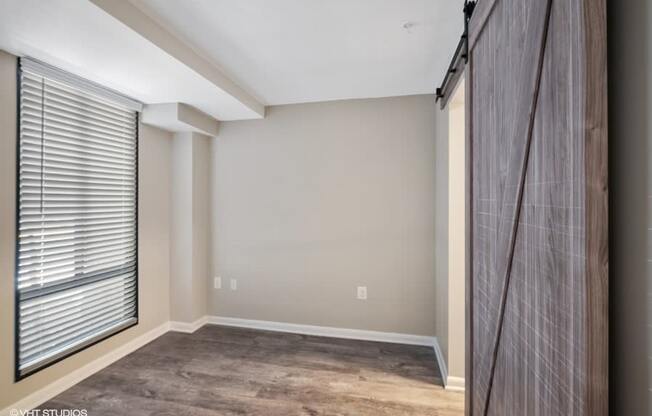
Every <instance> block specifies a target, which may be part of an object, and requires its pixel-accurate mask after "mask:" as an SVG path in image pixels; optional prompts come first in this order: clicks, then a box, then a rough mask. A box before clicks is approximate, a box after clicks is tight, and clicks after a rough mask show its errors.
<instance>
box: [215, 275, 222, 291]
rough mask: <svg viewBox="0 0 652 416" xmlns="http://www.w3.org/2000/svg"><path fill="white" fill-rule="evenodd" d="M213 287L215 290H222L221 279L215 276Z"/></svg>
mask: <svg viewBox="0 0 652 416" xmlns="http://www.w3.org/2000/svg"><path fill="white" fill-rule="evenodd" d="M213 287H214V288H215V289H222V278H221V277H220V276H216V277H215V279H214V280H213Z"/></svg>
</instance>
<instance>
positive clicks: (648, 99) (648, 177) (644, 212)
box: [608, 0, 652, 415]
mask: <svg viewBox="0 0 652 416" xmlns="http://www.w3.org/2000/svg"><path fill="white" fill-rule="evenodd" d="M608 7H609V10H608V23H609V25H608V29H609V32H608V36H609V124H610V127H609V141H610V149H609V152H610V161H609V162H610V172H609V174H610V190H609V192H610V198H611V206H610V210H611V226H610V234H611V251H610V270H611V285H610V295H611V298H610V302H611V305H610V309H611V316H610V321H611V322H610V340H611V345H610V386H609V388H610V395H611V397H610V403H611V414H613V415H650V414H652V393H651V388H652V375H651V372H652V331H650V328H651V325H652V273H651V270H650V264H651V263H650V261H651V260H652V231H651V230H652V203H651V201H652V169H651V168H650V165H652V146H651V144H650V143H651V140H652V136H651V135H652V82H651V77H652V32H651V31H652V29H651V28H652V6H651V5H650V3H649V2H648V1H647V0H629V1H611V2H608Z"/></svg>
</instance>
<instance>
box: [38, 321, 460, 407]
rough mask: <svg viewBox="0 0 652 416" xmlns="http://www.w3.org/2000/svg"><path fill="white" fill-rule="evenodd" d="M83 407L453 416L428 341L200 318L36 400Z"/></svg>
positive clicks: (450, 396)
mask: <svg viewBox="0 0 652 416" xmlns="http://www.w3.org/2000/svg"><path fill="white" fill-rule="evenodd" d="M73 408H74V409H87V415H88V416H104V415H116V416H118V415H119V416H137V415H175V416H182V415H196V416H209V415H213V416H214V415H259V416H293V415H308V416H316V415H329V416H330V415H333V416H334V415H347V416H382V415H399V416H400V415H430V416H458V415H462V414H463V413H464V412H463V408H464V395H463V394H461V393H454V392H449V391H445V390H444V389H443V387H441V379H440V374H439V370H438V368H437V364H436V361H435V355H434V353H433V350H432V348H428V347H417V346H409V345H397V344H386V343H379V342H366V341H354V340H343V339H335V338H325V337H313V336H305V335H295V334H286V333H278V332H267V331H259V330H249V329H241V328H229V327H222V326H217V325H206V326H204V327H203V328H201V329H200V330H198V331H197V332H195V333H194V334H182V333H176V332H169V333H167V334H165V335H163V336H162V337H160V338H158V339H156V340H155V341H153V342H151V343H149V344H147V345H146V346H144V347H142V348H141V349H139V350H137V351H135V352H133V353H131V354H129V355H128V356H126V357H124V358H123V359H121V360H119V361H117V362H115V363H114V364H112V365H110V366H109V367H107V368H105V369H104V370H102V371H100V372H98V373H96V374H94V375H93V376H91V377H89V378H87V379H86V380H84V381H82V382H81V383H79V384H77V385H75V386H74V387H72V388H70V389H69V390H67V391H65V392H63V393H62V394H60V395H59V396H57V397H55V398H54V399H52V400H50V401H49V402H47V403H45V404H43V405H42V406H41V409H73Z"/></svg>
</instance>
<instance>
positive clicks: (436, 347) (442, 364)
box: [432, 339, 448, 387]
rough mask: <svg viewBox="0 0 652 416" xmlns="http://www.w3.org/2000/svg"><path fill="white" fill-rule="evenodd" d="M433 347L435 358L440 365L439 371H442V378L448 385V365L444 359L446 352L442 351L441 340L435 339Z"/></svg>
mask: <svg viewBox="0 0 652 416" xmlns="http://www.w3.org/2000/svg"><path fill="white" fill-rule="evenodd" d="M432 349H433V350H434V351H435V358H436V359H437V366H438V367H439V372H440V373H441V380H442V382H443V383H444V387H445V386H446V380H447V379H448V367H446V360H445V359H444V353H443V352H442V351H441V347H440V346H439V341H438V340H437V339H435V342H434V343H433V344H432Z"/></svg>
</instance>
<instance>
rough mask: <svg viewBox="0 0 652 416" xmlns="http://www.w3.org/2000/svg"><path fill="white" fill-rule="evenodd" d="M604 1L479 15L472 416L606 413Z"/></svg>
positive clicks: (483, 0)
mask: <svg viewBox="0 0 652 416" xmlns="http://www.w3.org/2000/svg"><path fill="white" fill-rule="evenodd" d="M605 9H606V6H605V0H479V1H478V4H477V7H476V9H475V12H474V14H473V17H472V19H471V21H470V26H469V64H468V66H467V75H466V85H467V87H466V88H467V104H466V105H467V123H468V126H467V131H468V152H469V153H468V156H469V159H468V161H469V162H468V164H469V169H470V176H469V183H468V186H469V207H470V208H469V218H468V219H469V233H470V235H469V246H470V251H469V254H470V256H469V257H470V260H469V264H468V266H469V267H468V269H469V271H468V277H467V279H468V282H467V283H468V289H467V292H468V295H467V296H468V299H467V300H468V304H467V306H468V309H469V310H468V313H469V314H468V323H467V324H468V326H469V328H468V329H469V331H468V334H469V337H468V338H469V352H470V354H468V359H467V361H469V362H468V363H467V380H468V381H467V414H471V415H473V416H485V415H492V416H529V415H537V416H539V415H541V416H543V415H559V416H572V415H582V416H600V415H605V416H606V415H607V404H608V403H607V402H608V394H607V393H608V392H607V364H608V352H607V345H608V339H607V335H608V334H607V332H608V331H607V328H608V322H607V318H608V305H607V298H608V245H607V240H608V235H607V230H608V224H607V219H608V218H607V217H608V216H607V97H606V92H607V84H606V81H607V74H606V19H605V13H606V10H605ZM641 365H646V364H645V363H641Z"/></svg>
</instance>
